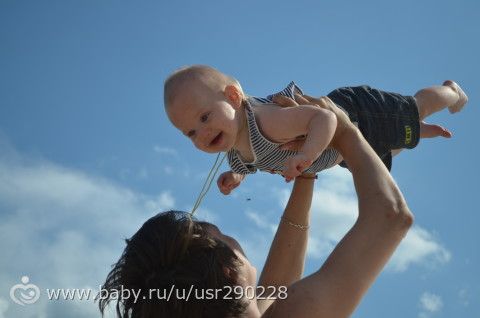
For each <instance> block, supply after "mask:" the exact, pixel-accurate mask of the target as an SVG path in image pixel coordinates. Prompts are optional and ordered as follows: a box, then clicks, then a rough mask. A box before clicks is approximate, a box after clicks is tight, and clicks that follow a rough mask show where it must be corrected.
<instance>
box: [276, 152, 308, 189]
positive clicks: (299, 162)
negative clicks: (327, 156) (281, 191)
mask: <svg viewBox="0 0 480 318" xmlns="http://www.w3.org/2000/svg"><path fill="white" fill-rule="evenodd" d="M312 162H313V160H311V159H310V158H308V157H307V156H306V155H305V154H303V153H301V152H299V153H297V154H296V155H295V156H293V157H290V158H288V159H287V162H285V170H284V171H283V176H284V177H285V180H286V181H287V182H289V181H292V180H293V179H295V178H296V177H298V176H299V175H301V174H302V172H303V171H304V170H306V169H307V168H308V167H310V166H311V165H312Z"/></svg>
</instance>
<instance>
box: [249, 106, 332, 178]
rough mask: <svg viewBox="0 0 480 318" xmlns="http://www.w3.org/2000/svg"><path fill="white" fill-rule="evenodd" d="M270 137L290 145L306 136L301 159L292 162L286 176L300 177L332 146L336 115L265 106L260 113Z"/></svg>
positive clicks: (303, 108) (312, 108)
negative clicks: (290, 142) (292, 141)
mask: <svg viewBox="0 0 480 318" xmlns="http://www.w3.org/2000/svg"><path fill="white" fill-rule="evenodd" d="M256 115H257V118H258V121H259V124H260V127H261V129H262V131H263V133H264V134H265V136H266V137H268V138H270V139H271V140H273V141H276V142H288V141H291V140H293V139H295V138H297V137H298V136H301V135H306V136H307V137H306V139H305V143H304V144H303V146H302V147H301V148H300V150H299V152H298V153H297V155H295V156H293V157H291V158H289V159H288V161H287V163H286V167H285V170H284V172H283V175H284V176H285V178H286V179H287V181H288V180H291V179H293V178H295V177H297V176H299V175H300V174H301V173H302V171H303V170H305V169H306V168H308V167H309V166H310V165H311V164H312V162H313V161H314V160H315V159H317V158H318V157H319V156H320V154H321V153H322V152H323V151H324V150H325V149H326V148H327V146H328V145H329V144H330V142H331V140H332V138H333V136H334V134H335V129H336V127H337V118H336V117H335V114H334V113H333V112H331V111H330V110H327V109H322V108H319V107H315V106H310V105H301V106H297V107H288V108H282V107H278V106H275V105H264V106H262V107H258V108H257V112H256Z"/></svg>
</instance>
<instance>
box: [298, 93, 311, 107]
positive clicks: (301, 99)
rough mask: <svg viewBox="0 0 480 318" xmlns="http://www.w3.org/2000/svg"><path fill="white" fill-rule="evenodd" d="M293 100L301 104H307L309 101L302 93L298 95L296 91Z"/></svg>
mask: <svg viewBox="0 0 480 318" xmlns="http://www.w3.org/2000/svg"><path fill="white" fill-rule="evenodd" d="M295 101H296V102H297V103H299V104H301V105H308V104H310V101H309V100H308V99H306V98H305V97H303V95H300V94H298V93H295Z"/></svg>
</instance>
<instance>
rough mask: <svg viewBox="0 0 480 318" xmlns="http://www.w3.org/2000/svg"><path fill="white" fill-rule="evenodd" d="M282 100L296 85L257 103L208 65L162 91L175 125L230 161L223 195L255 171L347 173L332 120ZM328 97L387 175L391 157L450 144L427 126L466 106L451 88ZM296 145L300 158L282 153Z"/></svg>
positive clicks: (442, 132) (187, 71) (181, 73)
mask: <svg viewBox="0 0 480 318" xmlns="http://www.w3.org/2000/svg"><path fill="white" fill-rule="evenodd" d="M278 94H279V95H284V96H287V97H290V98H294V95H295V94H303V93H302V91H301V89H300V88H299V87H298V86H296V85H295V83H293V82H292V83H290V84H289V85H288V87H287V88H285V89H284V90H283V91H281V92H279V93H277V94H274V95H270V96H268V97H266V98H257V97H251V96H248V95H246V94H245V93H244V92H243V90H242V87H241V86H240V83H239V82H238V81H237V80H236V79H234V78H232V77H230V76H228V75H225V74H223V73H221V72H220V71H218V70H216V69H214V68H212V67H209V66H203V65H195V66H190V67H186V68H182V69H180V70H177V71H176V72H174V73H173V74H171V75H170V76H169V77H168V78H167V80H166V81H165V87H164V98H165V109H166V112H167V115H168V117H169V119H170V121H171V122H172V123H173V125H174V126H175V127H177V128H178V129H179V130H180V131H182V132H183V134H184V135H185V136H187V137H188V138H190V140H191V141H192V142H193V144H194V145H195V147H197V148H198V149H200V150H202V151H205V152H208V153H218V152H227V153H228V161H229V165H230V167H231V171H228V172H225V173H222V174H221V175H220V177H219V179H218V182H217V184H218V187H219V189H220V191H221V192H222V193H223V194H229V193H230V192H231V191H232V190H233V189H234V188H236V187H237V186H238V185H239V184H240V182H241V181H242V180H243V179H244V177H245V175H246V174H251V173H255V172H256V171H257V169H259V170H262V171H269V172H275V173H280V174H282V175H283V176H284V177H285V178H286V179H287V180H292V179H293V178H295V177H297V176H299V175H300V174H302V173H304V172H307V173H316V172H319V171H321V170H324V169H327V168H330V167H332V166H335V165H337V164H340V165H342V166H344V167H345V166H346V165H345V164H344V163H343V159H342V157H341V155H340V154H339V152H338V151H336V150H335V149H333V148H329V144H330V141H331V140H332V138H333V135H334V133H335V129H336V117H335V115H334V114H333V112H331V111H329V110H326V109H322V108H320V107H315V106H311V105H300V106H297V107H280V106H278V105H275V104H274V103H273V98H274V96H275V95H278ZM327 96H328V97H329V98H330V99H331V100H332V101H333V102H334V103H335V104H336V105H337V106H339V107H340V108H341V109H342V110H343V111H345V112H346V113H347V114H348V116H349V117H350V120H351V121H352V122H354V123H355V124H356V125H357V126H358V128H359V129H360V131H361V132H362V134H363V135H364V137H365V138H366V140H367V141H368V142H369V144H370V145H371V146H372V148H373V149H374V150H375V151H376V153H377V154H378V155H379V156H380V158H381V159H382V160H383V162H384V163H385V165H386V166H387V168H388V169H390V168H391V158H392V150H396V151H400V149H403V148H414V147H415V146H416V145H417V144H418V142H419V139H420V138H432V137H438V136H442V137H447V138H449V137H451V133H450V132H449V131H448V130H447V129H445V128H443V127H440V126H437V125H430V124H426V123H424V122H423V120H424V119H425V118H426V117H428V116H429V115H431V114H433V113H435V112H438V111H440V110H442V109H444V108H447V107H448V109H449V111H450V112H451V113H455V112H458V111H460V110H461V109H462V108H463V106H464V105H465V103H466V102H467V100H468V98H467V96H466V94H465V93H464V92H463V90H462V89H461V88H460V86H459V85H458V84H457V83H455V82H453V81H445V82H444V83H443V85H442V86H433V87H429V88H424V89H421V90H420V91H418V92H417V93H416V94H415V95H414V96H413V97H412V96H403V95H400V94H397V93H389V92H384V91H380V90H377V89H373V88H371V87H369V86H359V87H343V88H339V89H336V90H334V91H333V92H331V93H330V94H328V95H327ZM298 139H305V140H304V143H303V145H302V146H301V147H300V149H299V150H298V151H293V150H284V149H283V148H281V145H283V144H285V143H288V142H290V141H294V140H298ZM397 149H398V150H397Z"/></svg>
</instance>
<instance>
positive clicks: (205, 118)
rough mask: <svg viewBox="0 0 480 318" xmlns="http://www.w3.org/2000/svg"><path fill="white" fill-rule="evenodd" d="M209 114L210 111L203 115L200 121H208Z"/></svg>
mask: <svg viewBox="0 0 480 318" xmlns="http://www.w3.org/2000/svg"><path fill="white" fill-rule="evenodd" d="M209 115H210V113H206V114H204V115H202V117H200V121H201V122H202V123H204V122H206V121H207V119H208V116H209Z"/></svg>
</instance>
